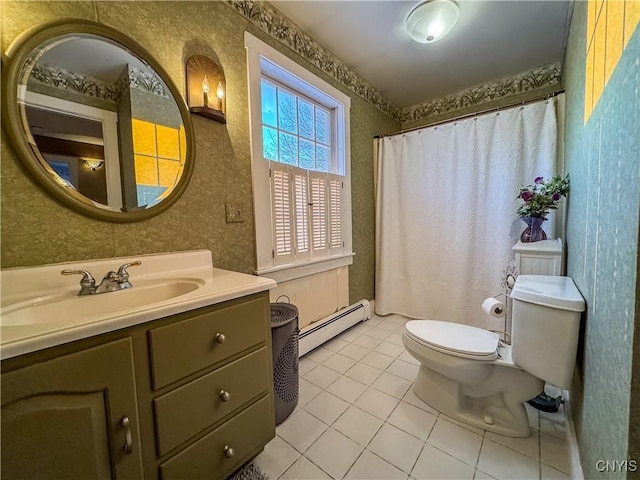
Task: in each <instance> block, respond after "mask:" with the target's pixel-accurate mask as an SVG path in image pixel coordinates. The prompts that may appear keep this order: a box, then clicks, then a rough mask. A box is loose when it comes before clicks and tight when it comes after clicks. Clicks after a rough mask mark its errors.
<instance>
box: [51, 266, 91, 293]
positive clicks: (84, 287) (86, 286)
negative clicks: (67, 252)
mask: <svg viewBox="0 0 640 480" xmlns="http://www.w3.org/2000/svg"><path fill="white" fill-rule="evenodd" d="M60 273H61V274H62V275H82V279H81V280H80V287H81V288H80V292H78V295H89V294H92V293H93V291H94V290H95V288H96V279H95V278H93V275H91V273H90V272H87V271H86V270H62V271H60Z"/></svg>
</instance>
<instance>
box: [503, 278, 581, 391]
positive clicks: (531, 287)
mask: <svg viewBox="0 0 640 480" xmlns="http://www.w3.org/2000/svg"><path fill="white" fill-rule="evenodd" d="M511 298H512V299H513V325H512V337H511V345H512V347H511V348H512V355H513V361H514V362H515V363H516V364H517V365H518V366H519V367H520V368H522V369H523V370H526V371H527V372H529V373H531V374H532V375H535V376H536V377H538V378H541V379H542V380H544V381H546V382H548V383H551V384H553V385H556V386H557V387H560V388H564V389H568V388H570V387H571V379H572V377H573V369H574V367H575V363H576V350H577V347H578V334H579V332H580V316H581V312H583V311H584V309H585V304H584V299H583V298H582V295H580V292H579V291H578V289H577V287H576V285H575V283H573V280H572V279H571V278H570V277H560V276H555V275H520V276H519V277H518V278H517V279H516V283H515V285H514V287H513V290H512V292H511Z"/></svg>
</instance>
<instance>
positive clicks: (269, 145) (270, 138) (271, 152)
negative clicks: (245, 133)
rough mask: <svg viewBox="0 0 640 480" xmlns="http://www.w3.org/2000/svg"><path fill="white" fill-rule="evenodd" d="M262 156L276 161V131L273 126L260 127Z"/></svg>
mask: <svg viewBox="0 0 640 480" xmlns="http://www.w3.org/2000/svg"><path fill="white" fill-rule="evenodd" d="M262 156H264V158H265V160H276V161H278V132H277V131H276V130H274V129H273V128H268V127H262Z"/></svg>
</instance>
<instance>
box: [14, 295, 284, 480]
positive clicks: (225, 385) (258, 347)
mask: <svg viewBox="0 0 640 480" xmlns="http://www.w3.org/2000/svg"><path fill="white" fill-rule="evenodd" d="M107 295H108V294H107ZM114 298H115V297H114ZM43 355H44V361H43ZM2 370H3V373H2V476H3V479H4V478H56V476H58V477H60V478H81V479H83V480H84V479H93V478H96V479H101V478H121V477H123V478H131V479H138V478H145V479H158V480H160V479H161V480H170V479H176V480H184V479H190V480H192V479H193V480H195V479H200V478H202V479H224V478H226V477H227V476H229V475H230V474H232V473H233V472H234V471H235V470H236V469H237V468H239V467H240V466H241V465H243V464H244V463H245V462H247V461H249V460H250V459H251V458H252V457H254V456H255V455H257V454H258V453H259V452H260V451H261V450H262V449H263V448H264V446H265V445H266V444H267V443H268V442H269V441H270V440H271V439H272V438H273V437H274V436H275V415H274V401H273V366H272V352H271V328H270V309H269V296H268V292H267V291H263V292H259V293H255V294H251V295H247V296H245V297H241V298H237V299H234V300H229V301H226V302H222V303H218V304H215V305H210V306H207V307H203V308H198V309H195V310H192V311H189V312H184V313H180V314H177V315H173V316H170V317H167V318H163V319H159V320H154V321H150V322H147V323H143V324H140V325H136V326H133V327H129V328H125V329H122V330H118V331H114V332H110V333H105V334H102V335H98V336H95V337H91V338H87V339H84V340H79V341H76V342H73V343H69V344H65V345H60V346H58V347H53V348H50V349H46V350H44V351H42V352H35V353H33V354H28V355H25V356H22V357H16V358H11V359H8V360H4V361H3V362H2ZM123 417H128V419H129V423H128V430H127V429H126V428H124V427H123V425H122V422H121V420H122V418H123ZM127 431H128V432H130V438H131V440H130V444H131V445H132V451H131V453H127V452H126V451H125V443H126V442H127V441H128V440H127V438H128V437H127V435H126V433H127ZM41 468H42V469H44V468H46V475H42V474H40V472H41V471H42V470H39V469H41Z"/></svg>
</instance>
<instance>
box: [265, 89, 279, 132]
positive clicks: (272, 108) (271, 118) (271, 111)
mask: <svg viewBox="0 0 640 480" xmlns="http://www.w3.org/2000/svg"><path fill="white" fill-rule="evenodd" d="M262 123H264V124H266V125H271V126H272V127H277V126H278V116H277V107H276V87H275V86H274V85H270V84H268V83H267V82H265V81H264V80H263V81H262Z"/></svg>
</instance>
